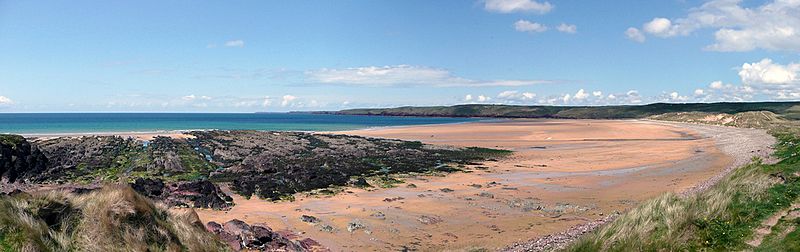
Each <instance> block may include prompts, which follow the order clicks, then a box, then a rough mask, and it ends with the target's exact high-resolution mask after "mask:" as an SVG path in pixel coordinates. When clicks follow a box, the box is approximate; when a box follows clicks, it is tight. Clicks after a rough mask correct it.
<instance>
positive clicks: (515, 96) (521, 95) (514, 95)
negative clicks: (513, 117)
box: [497, 90, 536, 103]
mask: <svg viewBox="0 0 800 252" xmlns="http://www.w3.org/2000/svg"><path fill="white" fill-rule="evenodd" d="M533 98H536V94H535V93H532V92H520V91H517V90H508V91H503V92H500V93H499V94H497V99H500V100H503V101H505V102H507V103H516V102H527V101H531V100H533Z"/></svg>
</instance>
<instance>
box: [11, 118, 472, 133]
mask: <svg viewBox="0 0 800 252" xmlns="http://www.w3.org/2000/svg"><path fill="white" fill-rule="evenodd" d="M476 120H479V119H474V118H434V117H389V116H351V115H322V114H303V113H249V114H223V113H208V114H206V113H9V114H3V113H0V133H16V134H68V133H103V132H158V131H175V130H210V129H220V130H234V129H243V130H289V131H334V130H352V129H362V128H371V127H382V126H403V125H422V124H439V123H459V122H469V121H476Z"/></svg>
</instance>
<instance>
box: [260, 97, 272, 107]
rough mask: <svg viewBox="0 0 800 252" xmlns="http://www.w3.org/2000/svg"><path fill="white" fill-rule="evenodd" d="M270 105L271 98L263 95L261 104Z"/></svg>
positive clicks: (263, 105)
mask: <svg viewBox="0 0 800 252" xmlns="http://www.w3.org/2000/svg"><path fill="white" fill-rule="evenodd" d="M270 105H272V98H270V97H269V96H266V97H264V101H263V102H261V106H262V107H269V106H270Z"/></svg>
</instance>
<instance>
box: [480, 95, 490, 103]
mask: <svg viewBox="0 0 800 252" xmlns="http://www.w3.org/2000/svg"><path fill="white" fill-rule="evenodd" d="M491 99H492V98H489V97H488V96H483V95H479V96H478V99H477V101H478V102H485V101H489V100H491Z"/></svg>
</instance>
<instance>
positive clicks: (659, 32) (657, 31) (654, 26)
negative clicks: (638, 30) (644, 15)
mask: <svg viewBox="0 0 800 252" xmlns="http://www.w3.org/2000/svg"><path fill="white" fill-rule="evenodd" d="M671 27H672V22H671V21H669V19H666V18H654V19H653V20H652V21H650V22H648V23H645V24H644V26H643V29H644V31H645V32H647V33H650V34H653V35H656V36H662V37H667V36H670V28H671Z"/></svg>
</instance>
